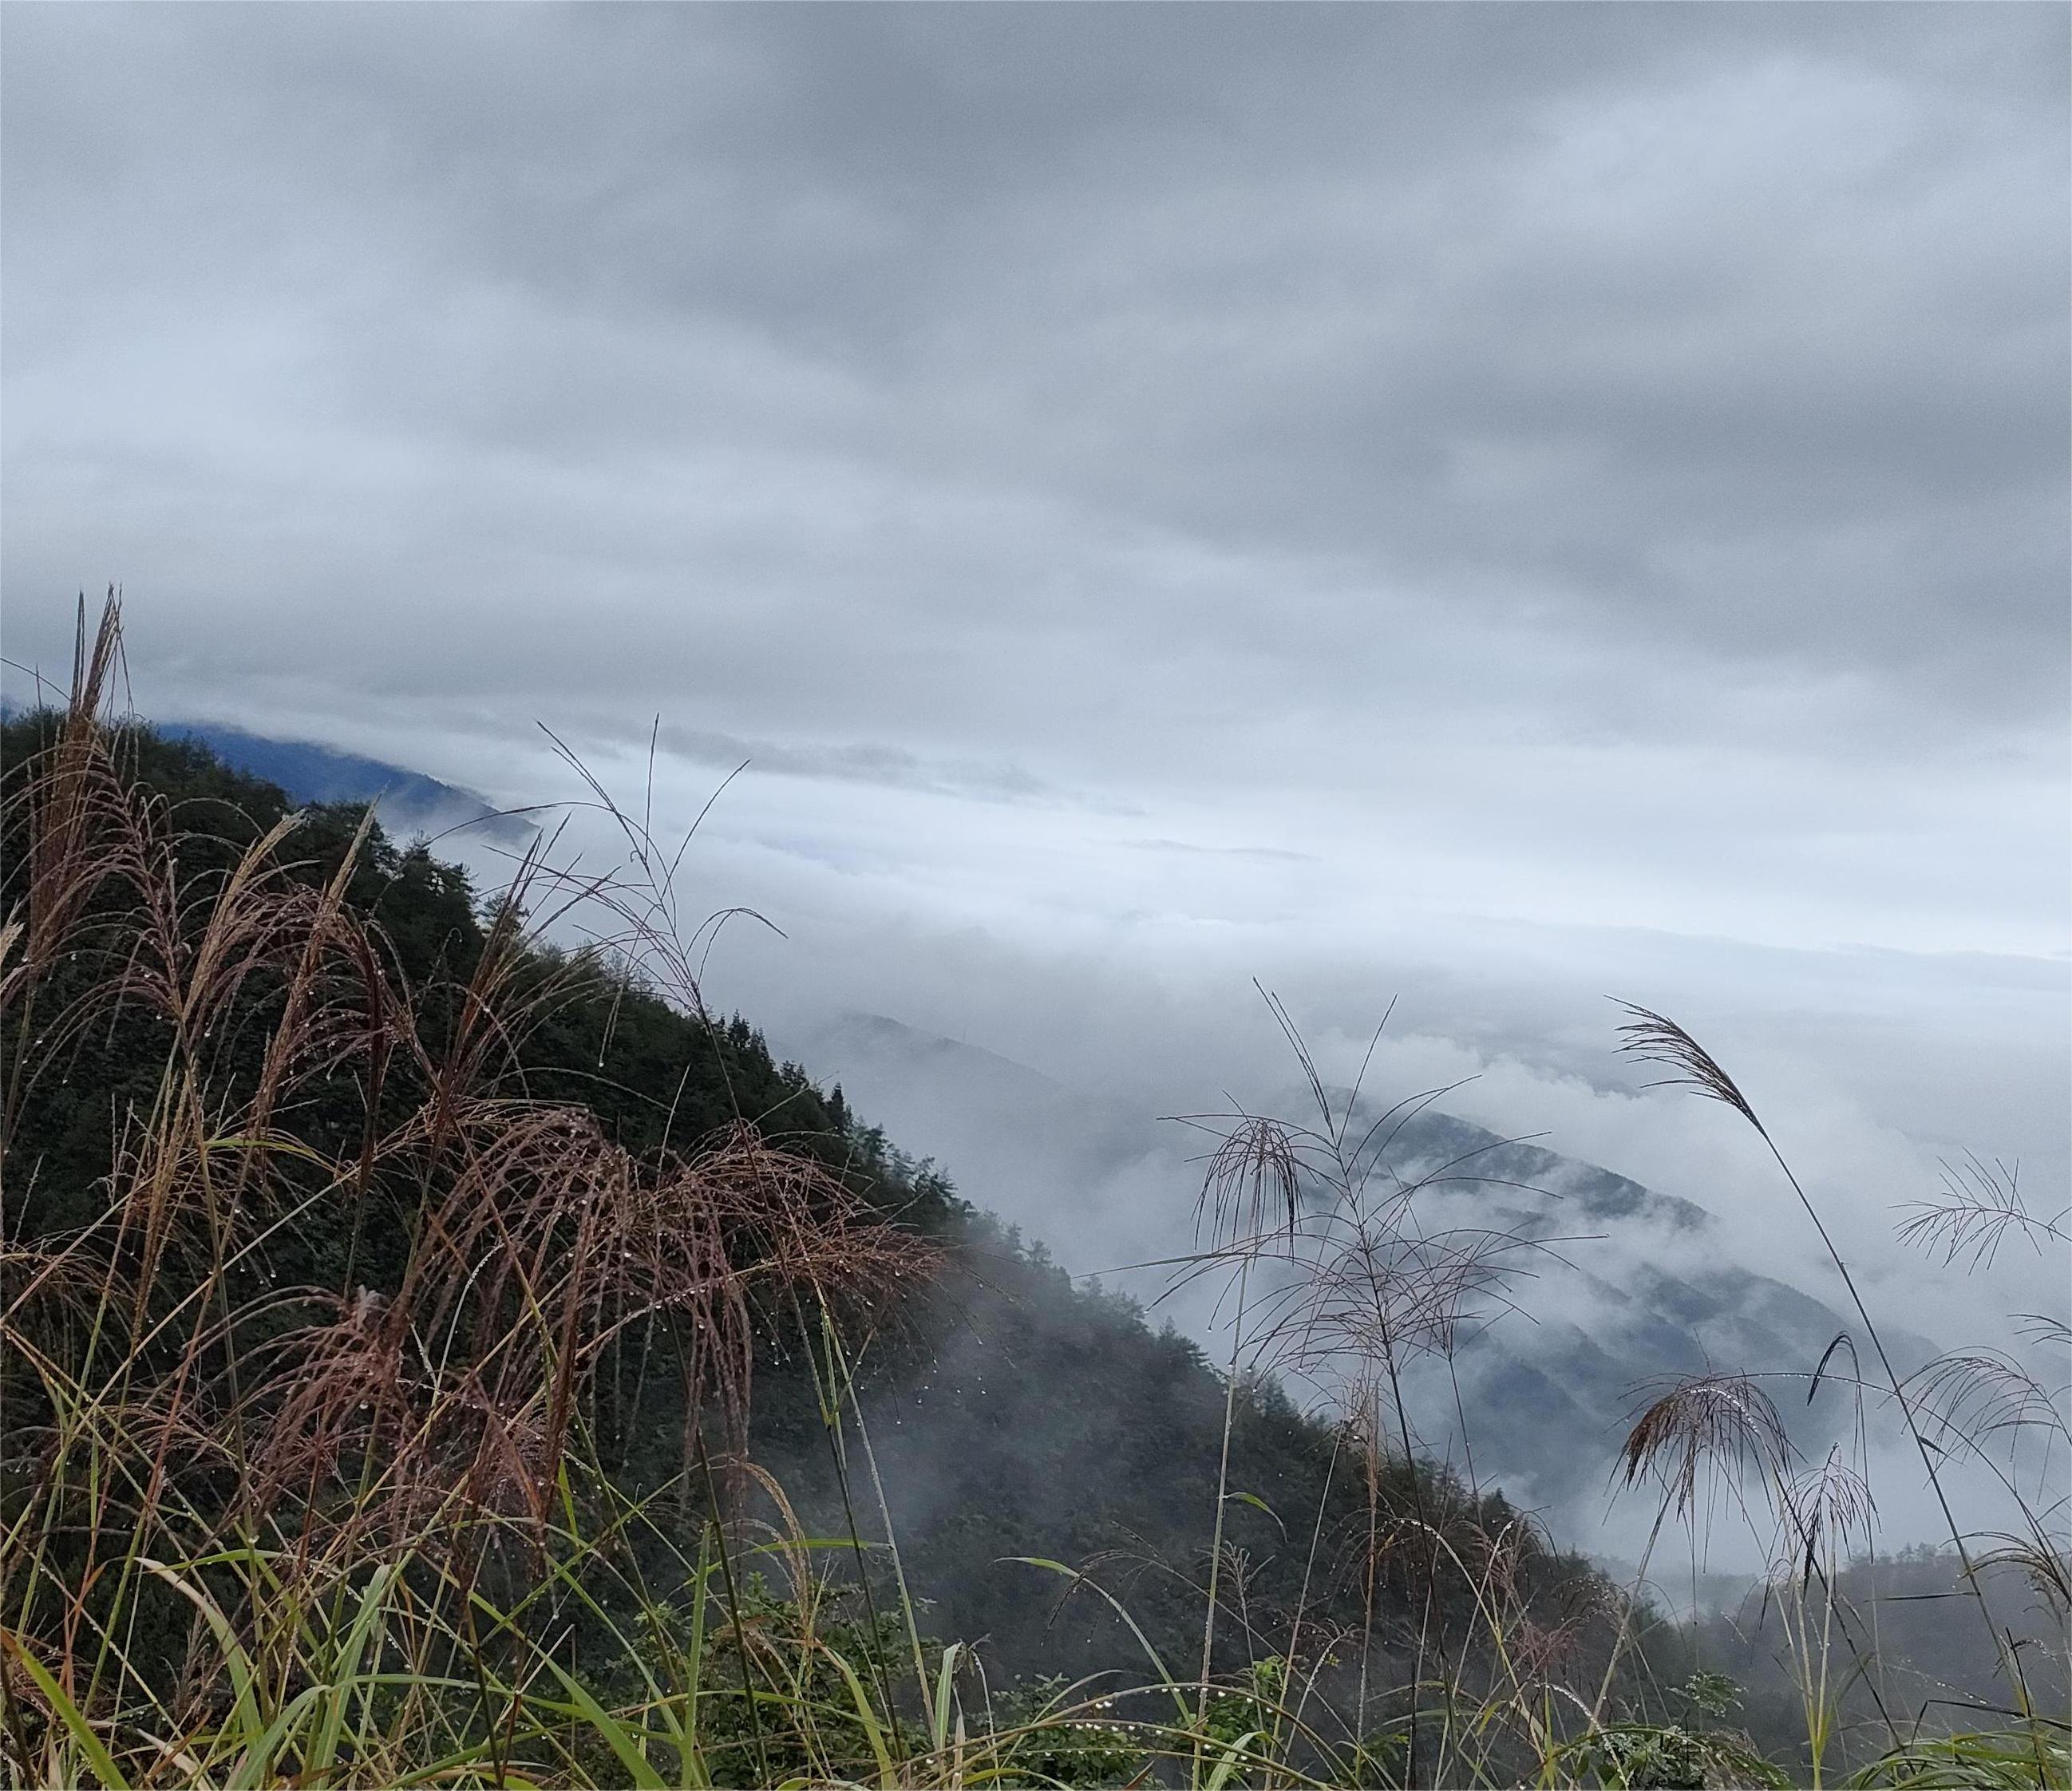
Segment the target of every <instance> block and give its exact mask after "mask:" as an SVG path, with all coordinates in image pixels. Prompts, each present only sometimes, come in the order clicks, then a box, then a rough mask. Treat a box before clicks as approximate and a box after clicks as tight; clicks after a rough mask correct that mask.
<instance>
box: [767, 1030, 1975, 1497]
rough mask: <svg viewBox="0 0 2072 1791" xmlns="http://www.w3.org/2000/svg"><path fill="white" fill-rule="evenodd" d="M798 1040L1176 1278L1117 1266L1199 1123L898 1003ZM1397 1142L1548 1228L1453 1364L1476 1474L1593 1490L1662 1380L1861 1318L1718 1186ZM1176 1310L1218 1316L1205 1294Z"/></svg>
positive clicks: (1917, 1343) (979, 1174)
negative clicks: (1047, 1070) (891, 1013)
mask: <svg viewBox="0 0 2072 1791" xmlns="http://www.w3.org/2000/svg"><path fill="white" fill-rule="evenodd" d="M785 1049H786V1050H787V1053H788V1054H791V1055H792V1056H794V1057H796V1058H798V1060H799V1061H800V1062H803V1063H805V1064H807V1065H808V1066H810V1067H811V1068H812V1070H814V1071H815V1073H816V1074H818V1075H819V1076H820V1077H821V1078H823V1079H824V1080H825V1079H837V1078H838V1079H839V1080H840V1082H841V1084H842V1087H843V1088H844V1091H845V1094H846V1095H847V1096H848V1098H849V1099H851V1100H852V1101H853V1102H854V1103H856V1104H857V1107H859V1108H860V1109H861V1111H866V1112H869V1113H871V1114H872V1115H875V1116H876V1117H878V1118H879V1119H882V1120H883V1121H884V1122H885V1123H886V1125H887V1127H888V1128H890V1130H891V1131H892V1132H893V1133H894V1136H897V1137H898V1139H899V1140H900V1141H901V1143H902V1144H903V1145H905V1146H906V1148H908V1149H910V1150H922V1151H927V1152H931V1153H933V1155H934V1156H935V1157H936V1158H937V1159H938V1160H939V1162H940V1163H941V1165H942V1166H943V1169H944V1170H945V1171H946V1172H947V1173H948V1174H949V1176H950V1177H951V1178H952V1181H955V1182H956V1185H957V1186H958V1187H959V1189H960V1191H961V1192H962V1193H964V1195H965V1196H966V1197H968V1198H969V1199H971V1200H972V1201H974V1202H976V1203H977V1204H978V1205H980V1206H983V1207H985V1208H988V1209H989V1210H992V1211H993V1212H996V1213H997V1214H1001V1216H1002V1217H1003V1218H1006V1219H1009V1220H1011V1221H1013V1222H1015V1223H1017V1224H1018V1225H1020V1226H1022V1227H1023V1228H1024V1229H1025V1230H1027V1231H1029V1232H1030V1233H1031V1234H1034V1235H1036V1236H1038V1237H1041V1238H1043V1239H1046V1240H1047V1241H1048V1243H1050V1246H1051V1247H1052V1248H1053V1249H1054V1250H1055V1251H1057V1252H1058V1255H1059V1259H1060V1260H1061V1261H1062V1262H1063V1263H1064V1264H1065V1265H1066V1266H1067V1267H1069V1268H1071V1270H1073V1271H1075V1272H1078V1273H1081V1274H1085V1273H1089V1272H1096V1271H1097V1272H1100V1273H1102V1274H1103V1275H1104V1277H1106V1278H1108V1279H1109V1280H1111V1282H1112V1284H1120V1285H1121V1286H1124V1287H1126V1288H1128V1291H1130V1292H1133V1294H1135V1295H1137V1297H1139V1298H1140V1299H1146V1300H1149V1299H1155V1298H1157V1296H1158V1295H1159V1293H1160V1292H1161V1291H1162V1288H1163V1287H1164V1280H1163V1276H1162V1273H1161V1271H1138V1272H1137V1274H1135V1275H1121V1276H1110V1275H1108V1271H1109V1270H1110V1269H1111V1268H1112V1267H1114V1266H1115V1265H1118V1264H1126V1263H1148V1262H1153V1261H1155V1260H1157V1259H1165V1258H1170V1257H1171V1256H1172V1255H1174V1251H1175V1250H1176V1248H1180V1247H1184V1243H1185V1233H1184V1230H1182V1227H1183V1226H1185V1225H1186V1222H1188V1220H1189V1218H1190V1216H1191V1214H1192V1212H1193V1209H1194V1198H1195V1195H1196V1193H1197V1192H1198V1188H1199V1185H1200V1177H1201V1165H1200V1163H1199V1161H1198V1155H1199V1152H1200V1150H1201V1148H1202V1139H1201V1137H1200V1136H1199V1135H1198V1134H1195V1135H1190V1133H1188V1132H1187V1131H1186V1128H1182V1127H1179V1126H1176V1125H1174V1124H1173V1123H1170V1122H1161V1121H1160V1120H1159V1119H1157V1118H1156V1117H1155V1116H1154V1115H1150V1114H1148V1113H1145V1112H1144V1111H1140V1110H1138V1109H1136V1108H1134V1107H1131V1106H1130V1105H1129V1104H1128V1103H1125V1102H1122V1101H1118V1100H1116V1099H1113V1098H1112V1097H1108V1096H1104V1095H1100V1094H1097V1093H1094V1092H1091V1091H1082V1090H1076V1089H1073V1088H1070V1087H1067V1086H1066V1085H1065V1084H1063V1083H1062V1082H1059V1081H1057V1080H1056V1079H1054V1078H1052V1077H1050V1076H1046V1075H1045V1074H1042V1073H1041V1072H1040V1071H1038V1070H1033V1069H1030V1068H1029V1067H1028V1066H1025V1065H1022V1064H1018V1063H1016V1062H1013V1060H1012V1059H1010V1058H1004V1057H1001V1056H998V1055H997V1054H994V1053H993V1052H990V1051H986V1050H979V1049H977V1048H975V1047H973V1046H971V1045H962V1044H960V1043H958V1042H956V1041H953V1040H951V1039H947V1038H942V1037H935V1036H934V1035H931V1034H929V1033H923V1032H919V1031H917V1030H915V1029H912V1028H911V1027H907V1026H905V1025H901V1024H900V1023H899V1022H898V1021H894V1020H890V1019H888V1018H886V1017H884V1016H882V1015H850V1016H848V1017H845V1018H844V1019H842V1020H841V1021H837V1022H836V1023H834V1024H833V1025H829V1026H828V1027H826V1028H824V1029H821V1030H820V1032H819V1033H816V1034H814V1035H813V1036H811V1037H804V1038H795V1039H789V1040H787V1041H785ZM1388 1160H1389V1161H1390V1163H1391V1164H1392V1165H1393V1167H1394V1168H1395V1169H1396V1172H1397V1173H1399V1174H1400V1175H1402V1176H1403V1177H1405V1178H1406V1179H1412V1178H1416V1177H1424V1176H1437V1177H1442V1178H1443V1179H1441V1180H1438V1181H1435V1182H1434V1183H1433V1185H1432V1186H1431V1187H1430V1188H1429V1189H1428V1191H1427V1192H1426V1193H1424V1194H1421V1195H1420V1197H1419V1206H1420V1209H1421V1210H1422V1211H1423V1213H1424V1221H1425V1222H1426V1224H1427V1225H1428V1226H1430V1225H1445V1226H1461V1227H1466V1228H1486V1229H1488V1230H1501V1231H1504V1232H1508V1233H1515V1234H1519V1235H1521V1236H1523V1237H1525V1238H1527V1239H1533V1240H1535V1242H1536V1243H1538V1244H1540V1245H1541V1246H1544V1248H1543V1249H1539V1250H1535V1251H1531V1252H1529V1253H1528V1254H1527V1256H1526V1257H1525V1258H1524V1259H1522V1261H1521V1266H1522V1267H1526V1268H1527V1270H1529V1278H1527V1279H1526V1280H1523V1281H1522V1282H1521V1283H1520V1284H1519V1286H1518V1288H1517V1289H1516V1290H1515V1298H1516V1300H1517V1304H1518V1306H1519V1308H1520V1309H1519V1311H1518V1312H1514V1313H1511V1314H1507V1315H1506V1316H1504V1317H1501V1318H1499V1319H1498V1320H1497V1321H1495V1322H1494V1323H1493V1324H1492V1325H1490V1326H1489V1327H1488V1328H1487V1329H1486V1330H1484V1331H1483V1332H1482V1333H1481V1334H1480V1335H1478V1336H1477V1337H1473V1338H1471V1339H1469V1340H1467V1341H1465V1342H1464V1344H1463V1345H1462V1347H1461V1349H1459V1351H1458V1353H1457V1357H1456V1359H1455V1362H1454V1368H1455V1370H1456V1372H1457V1374H1458V1377H1459V1380H1460V1383H1461V1396H1462V1403H1463V1404H1464V1406H1465V1407H1466V1414H1467V1419H1468V1426H1469V1432H1470V1435H1469V1441H1470V1443H1471V1444H1472V1448H1473V1464H1474V1470H1475V1473H1476V1475H1477V1477H1478V1478H1479V1479H1481V1480H1482V1481H1484V1482H1485V1483H1487V1482H1492V1481H1494V1482H1496V1483H1499V1484H1501V1485H1503V1486H1504V1487H1505V1489H1507V1491H1508V1492H1510V1493H1511V1494H1512V1495H1513V1496H1514V1497H1516V1498H1518V1499H1519V1501H1521V1502H1523V1503H1525V1504H1527V1505H1530V1506H1542V1507H1553V1508H1560V1507H1565V1506H1570V1505H1571V1504H1572V1502H1574V1501H1579V1500H1581V1501H1594V1500H1595V1499H1596V1497H1597V1496H1598V1495H1600V1494H1601V1493H1602V1491H1603V1489H1605V1485H1606V1482H1607V1481H1608V1480H1609V1477H1610V1475H1611V1473H1612V1470H1613V1467H1614V1462H1615V1460H1616V1459H1617V1456H1618V1446H1619V1444H1620V1443H1621V1441H1622V1440H1623V1438H1624V1436H1625V1433H1626V1427H1627V1424H1628V1422H1629V1420H1630V1415H1631V1413H1632V1412H1633V1411H1634V1407H1635V1404H1636V1403H1637V1401H1638V1400H1639V1399H1641V1398H1642V1397H1644V1395H1645V1393H1646V1388H1647V1386H1649V1384H1650V1383H1651V1382H1657V1381H1659V1380H1661V1379H1663V1378H1668V1377H1672V1376H1677V1375H1683V1374H1695V1373H1699V1372H1702V1371H1704V1370H1708V1369H1716V1370H1734V1371H1747V1372H1750V1373H1757V1374H1794V1373H1798V1374H1804V1373H1808V1372H1810V1371H1811V1370H1812V1369H1813V1367H1814V1366H1815V1364H1816V1363H1817V1362H1819V1359H1820V1358H1821V1356H1822V1355H1823V1353H1824V1352H1825V1351H1826V1350H1827V1346H1828V1345H1829V1344H1830V1343H1831V1341H1833V1340H1834V1338H1835V1337H1836V1335H1837V1334H1838V1333H1841V1332H1843V1331H1845V1330H1848V1331H1852V1332H1853V1331H1854V1330H1855V1329H1856V1326H1855V1325H1853V1324H1852V1322H1851V1321H1848V1320H1847V1319H1845V1318H1844V1316H1843V1314H1842V1313H1841V1312H1840V1311H1838V1310H1837V1309H1836V1307H1834V1306H1833V1305H1831V1304H1829V1303H1828V1301H1827V1300H1826V1299H1824V1298H1823V1297H1821V1296H1820V1295H1819V1293H1817V1292H1813V1291H1811V1290H1809V1289H1807V1288H1800V1287H1794V1286H1791V1285H1790V1284H1786V1283H1785V1282H1783V1281H1781V1280H1777V1279H1775V1278H1774V1276H1772V1275H1766V1274H1763V1273H1761V1272H1759V1271H1757V1270H1755V1269H1754V1268H1753V1267H1750V1266H1749V1265H1748V1264H1747V1263H1745V1262H1742V1261H1741V1260H1739V1259H1737V1253H1736V1251H1735V1247H1734V1240H1733V1238H1732V1237H1731V1235H1730V1234H1729V1232H1728V1231H1727V1229H1726V1228H1725V1227H1724V1226H1721V1225H1720V1222H1719V1221H1718V1219H1717V1218H1715V1217H1714V1215H1713V1214H1711V1213H1709V1212H1708V1211H1707V1210H1705V1209H1704V1207H1703V1206H1699V1205H1698V1204H1696V1202H1692V1201H1688V1200H1685V1199H1682V1198H1679V1197H1676V1196H1675V1195H1671V1194H1665V1193H1659V1192H1657V1191H1655V1189H1650V1188H1647V1187H1645V1186H1643V1185H1642V1184H1640V1183H1638V1182H1637V1181H1633V1180H1631V1179H1630V1178H1629V1177H1625V1176H1622V1175H1618V1174H1616V1173H1614V1172H1612V1171H1611V1170H1609V1169H1603V1168H1601V1167H1599V1166H1598V1165H1595V1164H1592V1163H1586V1162H1582V1161H1580V1160H1577V1159H1576V1158H1573V1157H1568V1156H1561V1155H1560V1154H1558V1153H1557V1152H1553V1151H1551V1150H1547V1149H1544V1148H1541V1147H1540V1146H1538V1145H1535V1144H1521V1143H1511V1142H1507V1141H1506V1140H1503V1138H1501V1137H1499V1136H1498V1135H1497V1134H1495V1133H1494V1132H1489V1131H1486V1130H1485V1129H1484V1128H1482V1127H1480V1126H1477V1125H1474V1124H1471V1123H1469V1122H1468V1121H1466V1120H1465V1119H1459V1118H1457V1117H1455V1116H1454V1115H1450V1114H1445V1113H1441V1112H1435V1111H1429V1110H1428V1111H1425V1112H1423V1113H1420V1114H1419V1115H1416V1117H1415V1118H1414V1119H1411V1120H1409V1121H1408V1123H1405V1124H1404V1126H1403V1127H1402V1128H1401V1129H1400V1132H1397V1133H1396V1136H1395V1138H1394V1140H1393V1141H1392V1145H1391V1148H1390V1151H1389V1158H1388ZM1564 1240H1565V1241H1564ZM1176 1316H1178V1317H1179V1318H1180V1321H1181V1322H1182V1324H1183V1325H1186V1326H1187V1327H1188V1328H1190V1329H1194V1330H1195V1331H1196V1333H1197V1334H1198V1335H1201V1334H1206V1328H1207V1325H1208V1324H1209V1323H1210V1321H1211V1319H1210V1310H1209V1307H1208V1304H1207V1303H1206V1302H1205V1301H1199V1300H1198V1301H1197V1302H1195V1303H1194V1304H1186V1303H1183V1304H1182V1305H1181V1306H1180V1307H1179V1308H1176ZM1886 1342H1887V1344H1888V1345H1889V1346H1890V1347H1891V1348H1892V1349H1893V1354H1894V1355H1895V1357H1896V1358H1900V1360H1901V1367H1902V1368H1906V1367H1910V1366H1914V1365H1915V1364H1917V1363H1918V1362H1925V1361H1926V1359H1927V1358H1929V1357H1930V1356H1931V1355H1933V1354H1934V1345H1932V1344H1930V1342H1929V1341H1928V1340H1926V1338H1923V1337H1918V1336H1914V1335H1913V1334H1911V1333H1905V1332H1903V1331H1893V1332H1889V1333H1887V1337H1886ZM1291 1390H1292V1391H1293V1392H1294V1393H1295V1394H1296V1395H1297V1397H1298V1398H1299V1397H1300V1395H1301V1389H1300V1388H1299V1387H1296V1388H1292V1389H1291ZM1413 1393H1414V1395H1415V1402H1414V1403H1415V1410H1414V1411H1413V1418H1414V1419H1415V1420H1416V1423H1418V1425H1419V1427H1420V1429H1421V1430H1422V1432H1423V1433H1424V1441H1425V1443H1426V1444H1427V1446H1428V1448H1429V1449H1430V1450H1431V1452H1433V1454H1434V1455H1437V1456H1446V1457H1450V1458H1451V1459H1452V1460H1454V1461H1455V1462H1456V1463H1461V1462H1462V1461H1463V1460H1464V1457H1465V1452H1464V1450H1463V1448H1462V1447H1461V1439H1460V1436H1459V1434H1458V1432H1459V1424H1458V1420H1457V1416H1456V1414H1455V1411H1454V1398H1453V1386H1452V1385H1451V1384H1450V1382H1449V1381H1448V1379H1447V1378H1446V1376H1445V1370H1444V1368H1443V1366H1440V1367H1438V1368H1437V1369H1436V1370H1435V1369H1432V1368H1428V1369H1427V1370H1425V1371H1424V1373H1423V1374H1420V1376H1419V1377H1418V1383H1417V1384H1416V1386H1414V1387H1413ZM1830 1404H1832V1406H1833V1407H1834V1410H1833V1411H1826V1410H1823V1409H1819V1408H1816V1409H1815V1410H1814V1411H1811V1412H1808V1411H1807V1410H1806V1409H1805V1404H1804V1401H1803V1398H1800V1397H1798V1396H1796V1395H1791V1396H1787V1395H1786V1394H1785V1393H1784V1392H1783V1391H1782V1390H1780V1391H1779V1395H1778V1405H1779V1407H1781V1408H1782V1410H1783V1411H1785V1413H1786V1418H1787V1421H1788V1422H1789V1423H1790V1424H1791V1425H1792V1426H1793V1427H1794V1432H1796V1433H1797V1434H1798V1435H1799V1440H1800V1441H1801V1442H1802V1444H1805V1445H1806V1446H1808V1447H1812V1446H1815V1445H1816V1444H1820V1445H1824V1443H1825V1441H1826V1440H1828V1439H1829V1437H1830V1436H1831V1434H1832V1433H1834V1432H1836V1431H1837V1430H1838V1429H1839V1427H1840V1423H1842V1422H1843V1421H1844V1419H1843V1414H1842V1411H1841V1407H1842V1404H1843V1400H1842V1396H1841V1395H1840V1393H1839V1392H1836V1393H1834V1394H1832V1395H1827V1394H1823V1395H1822V1398H1821V1402H1820V1406H1821V1407H1823V1408H1824V1407H1827V1406H1829V1405H1830Z"/></svg>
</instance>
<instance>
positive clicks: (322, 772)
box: [155, 721, 537, 850]
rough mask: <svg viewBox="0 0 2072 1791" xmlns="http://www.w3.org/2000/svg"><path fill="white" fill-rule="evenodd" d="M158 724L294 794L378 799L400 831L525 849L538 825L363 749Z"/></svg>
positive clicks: (405, 835)
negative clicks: (457, 835) (459, 835)
mask: <svg viewBox="0 0 2072 1791" xmlns="http://www.w3.org/2000/svg"><path fill="white" fill-rule="evenodd" d="M155 725H156V726H157V728H158V731H159V732H160V733H162V734H165V735H166V736H167V737H170V738H172V739H175V740H194V741H199V742H201V744H202V745H203V746H207V747H208V749H209V750H211V751H212V752H213V753H215V754H216V756H217V757H218V758H220V759H221V760H222V761H223V762H224V763H225V764H226V765H228V766H231V767H232V769H234V770H240V771H243V772H245V773H246V774H248V775H249V776H252V777H255V778H265V780H266V781H267V782H268V783H272V784H277V785H278V786H279V787H281V788H282V790H284V791H286V792H287V794H288V795H289V797H290V799H292V800H294V801H295V802H298V803H342V802H350V803H364V802H371V803H373V804H374V805H375V811H376V813H377V814H378V815H380V818H381V824H382V825H383V826H384V827H385V828H388V830H389V832H390V833H391V834H393V835H394V836H396V837H397V838H398V839H405V840H407V839H409V838H410V837H411V836H413V835H421V836H424V837H426V838H428V839H437V838H438V837H439V836H442V835H444V834H447V833H451V832H455V831H457V830H458V829H460V828H467V830H468V832H469V834H470V835H471V836H472V837H475V838H477V839H483V840H493V841H495V843H497V844H500V845H505V846H511V847H515V848H519V849H521V850H522V849H523V848H524V846H526V845H527V844H529V843H530V842H531V840H532V837H533V836H534V834H535V833H536V832H537V829H536V828H534V827H533V826H532V824H531V823H530V822H529V821H528V820H525V819H524V816H522V815H507V814H504V813H501V812H500V811H498V810H496V809H495V808H494V807H491V805H490V803H488V802H487V800H485V799H483V797H481V796H479V795H477V794H476V793H475V791H472V790H463V789H461V788H459V787H457V786H455V785H453V784H450V783H440V782H439V781H438V778H430V777H426V775H425V774H423V773H422V772H421V771H412V770H406V769H405V767H403V766H400V765H389V764H386V763H384V762H383V761H381V760H380V759H375V758H361V757H360V755H359V754H356V753H342V752H339V751H337V750H335V749H334V748H332V747H329V746H318V745H316V744H315V742H314V741H306V740H274V739H269V738H268V737H265V736H264V735H261V734H254V733H245V730H244V729H241V728H233V727H229V726H227V725H223V724H220V723H217V722H207V721H170V722H159V723H157V724H155Z"/></svg>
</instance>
